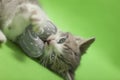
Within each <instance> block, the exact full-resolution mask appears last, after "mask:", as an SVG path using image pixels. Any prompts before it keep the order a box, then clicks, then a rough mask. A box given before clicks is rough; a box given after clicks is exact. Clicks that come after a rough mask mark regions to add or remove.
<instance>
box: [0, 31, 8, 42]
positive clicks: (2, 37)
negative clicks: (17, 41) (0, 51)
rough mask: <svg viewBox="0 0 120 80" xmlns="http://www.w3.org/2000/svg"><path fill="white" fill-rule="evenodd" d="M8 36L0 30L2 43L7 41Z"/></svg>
mask: <svg viewBox="0 0 120 80" xmlns="http://www.w3.org/2000/svg"><path fill="white" fill-rule="evenodd" d="M6 40H7V39H6V37H5V35H4V34H3V32H2V31H1V30H0V44H1V43H5V42H6Z"/></svg>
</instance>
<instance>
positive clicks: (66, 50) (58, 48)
mask: <svg viewBox="0 0 120 80" xmlns="http://www.w3.org/2000/svg"><path fill="white" fill-rule="evenodd" d="M94 40H95V38H90V39H83V38H78V37H74V36H73V35H72V34H70V33H68V32H66V33H65V32H59V33H57V34H56V35H51V36H50V37H49V38H48V39H47V41H46V43H45V47H44V55H43V56H42V57H40V63H41V64H42V65H43V66H45V67H47V68H49V69H50V70H52V71H54V72H56V73H58V74H59V75H60V76H62V77H64V79H65V80H74V74H75V73H74V72H75V70H76V68H77V67H78V65H79V63H80V59H81V56H82V55H83V54H84V53H85V52H86V50H87V48H88V47H89V46H90V45H91V44H92V43H93V42H94Z"/></svg>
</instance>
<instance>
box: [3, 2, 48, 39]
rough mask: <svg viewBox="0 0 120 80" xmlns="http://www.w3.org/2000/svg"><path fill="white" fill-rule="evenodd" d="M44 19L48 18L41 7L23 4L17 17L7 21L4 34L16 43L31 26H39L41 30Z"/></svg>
mask: <svg viewBox="0 0 120 80" xmlns="http://www.w3.org/2000/svg"><path fill="white" fill-rule="evenodd" d="M44 19H46V17H45V15H44V13H43V12H42V10H41V9H40V7H39V6H37V5H34V4H31V3H26V4H21V5H20V6H19V7H18V9H17V11H16V13H15V15H14V16H13V17H12V18H11V19H8V20H7V21H6V23H5V24H6V25H5V26H4V27H3V32H4V33H5V35H6V36H7V37H8V39H10V40H12V41H14V40H15V39H16V37H17V36H19V35H20V34H21V33H22V32H23V31H24V30H25V28H26V27H27V26H28V25H29V24H33V25H35V26H36V25H37V26H38V28H40V25H41V22H42V21H43V22H44ZM35 28H36V27H35ZM33 29H34V28H33Z"/></svg>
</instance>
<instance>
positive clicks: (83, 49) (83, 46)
mask: <svg viewBox="0 0 120 80" xmlns="http://www.w3.org/2000/svg"><path fill="white" fill-rule="evenodd" d="M94 41H95V38H90V39H87V40H82V41H81V43H80V45H79V49H80V51H81V53H82V54H84V53H85V52H86V50H87V49H88V48H89V47H90V45H91V44H92V43H93V42H94Z"/></svg>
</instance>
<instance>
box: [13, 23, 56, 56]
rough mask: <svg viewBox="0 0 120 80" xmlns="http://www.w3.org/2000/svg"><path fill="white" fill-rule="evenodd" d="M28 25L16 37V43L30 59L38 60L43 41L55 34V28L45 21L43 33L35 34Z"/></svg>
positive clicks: (41, 51) (41, 52)
mask: <svg viewBox="0 0 120 80" xmlns="http://www.w3.org/2000/svg"><path fill="white" fill-rule="evenodd" d="M32 27H33V25H29V26H28V27H27V28H26V30H25V31H24V32H23V33H22V34H21V35H19V36H18V37H17V39H16V41H15V42H16V43H17V44H18V45H19V46H20V47H21V48H22V49H23V51H24V52H25V53H26V54H27V55H28V56H30V57H32V58H38V57H40V56H41V55H42V54H43V48H44V41H45V40H46V39H47V38H48V37H49V36H50V35H52V34H56V32H57V28H56V26H55V25H54V24H53V23H52V22H51V21H46V22H45V23H44V25H42V27H43V29H44V32H43V33H36V32H34V31H33V29H32Z"/></svg>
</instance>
